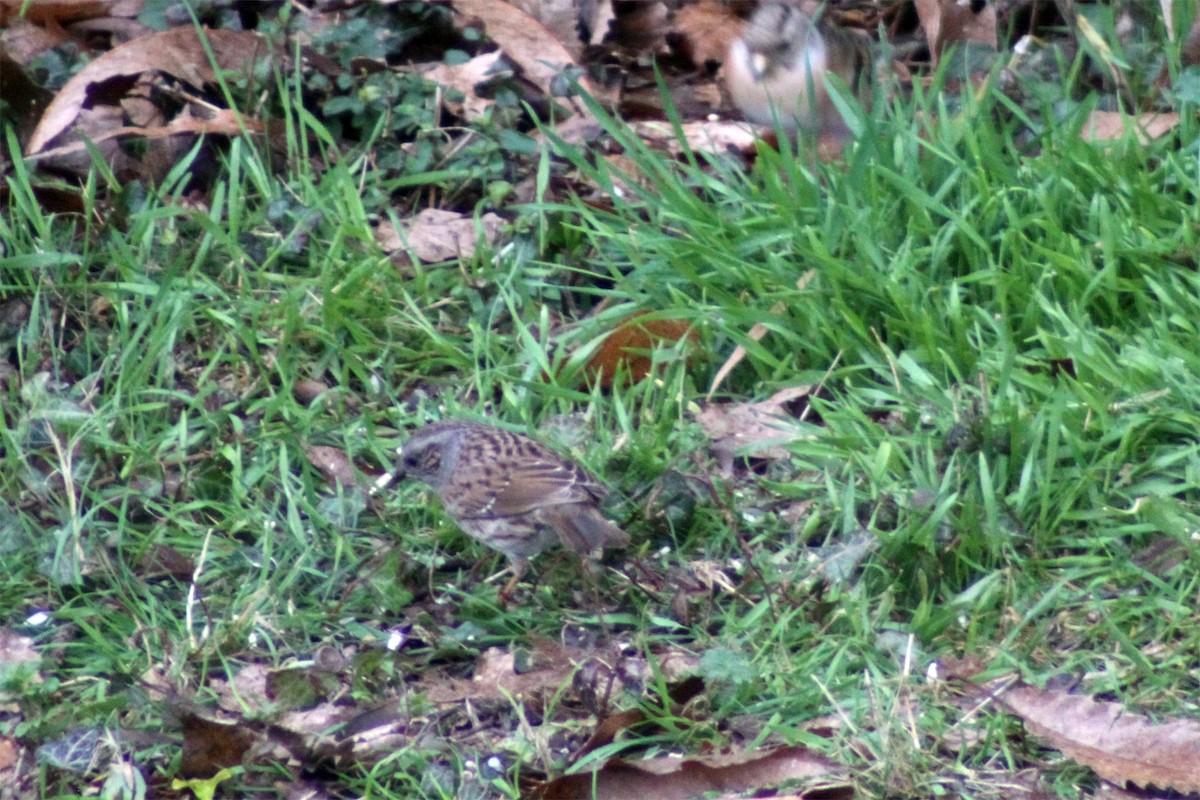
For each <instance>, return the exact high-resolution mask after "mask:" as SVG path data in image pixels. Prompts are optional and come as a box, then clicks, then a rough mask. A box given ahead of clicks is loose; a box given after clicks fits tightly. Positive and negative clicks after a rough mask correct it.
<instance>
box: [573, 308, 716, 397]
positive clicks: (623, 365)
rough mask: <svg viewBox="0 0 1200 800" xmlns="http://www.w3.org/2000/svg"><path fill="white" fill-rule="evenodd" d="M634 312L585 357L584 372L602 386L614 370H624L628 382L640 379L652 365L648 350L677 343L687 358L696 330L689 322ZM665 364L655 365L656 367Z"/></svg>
mask: <svg viewBox="0 0 1200 800" xmlns="http://www.w3.org/2000/svg"><path fill="white" fill-rule="evenodd" d="M644 316H645V314H635V315H634V316H632V317H630V318H629V319H627V320H625V321H624V322H622V323H621V324H620V325H618V326H617V328H616V329H615V330H614V331H613V332H612V333H610V334H609V335H608V336H607V337H606V338H605V339H604V342H603V343H602V344H601V345H600V347H599V348H597V350H596V352H595V353H593V354H592V357H591V358H590V359H588V363H587V367H586V369H587V371H588V372H589V373H590V374H591V375H593V376H594V377H595V378H596V379H597V380H599V381H600V385H601V386H604V387H605V388H608V387H611V386H612V384H613V380H614V379H615V378H616V376H617V373H618V372H621V371H622V370H623V371H624V374H625V376H626V377H627V378H628V380H629V381H630V382H632V383H638V382H639V381H642V380H644V379H645V378H646V377H648V376H649V375H650V373H651V370H652V369H653V368H654V363H653V359H652V358H651V351H652V350H654V349H656V348H660V349H661V348H665V347H670V346H671V345H676V344H679V343H681V342H683V343H684V345H685V352H684V354H683V358H684V360H685V361H687V360H689V358H688V357H689V355H690V351H691V350H692V349H693V346H694V345H695V343H696V332H695V331H694V330H692V326H691V323H690V322H687V321H686V320H681V319H642V317H644ZM662 366H665V365H664V364H661V363H660V364H659V367H660V368H661V367H662Z"/></svg>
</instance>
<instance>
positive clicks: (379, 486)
mask: <svg viewBox="0 0 1200 800" xmlns="http://www.w3.org/2000/svg"><path fill="white" fill-rule="evenodd" d="M403 451H404V448H402V447H398V448H396V461H395V462H394V463H393V465H392V471H391V472H385V473H383V474H382V475H380V476H379V477H378V478H376V479H375V481H374V482H373V483H372V484H371V489H370V490H369V491H368V494H369V495H370V496H372V497H374V496H375V495H377V494H379V493H380V492H382V491H383V490H384V489H386V488H387V487H388V486H391V485H392V484H393V483H396V482H397V481H402V480H404V461H403V460H401V458H400V456H401V455H402V454H403Z"/></svg>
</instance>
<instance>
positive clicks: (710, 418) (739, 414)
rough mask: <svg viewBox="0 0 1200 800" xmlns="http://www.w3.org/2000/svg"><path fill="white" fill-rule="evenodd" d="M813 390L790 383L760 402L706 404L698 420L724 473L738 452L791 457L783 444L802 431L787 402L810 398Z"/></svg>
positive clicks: (793, 438)
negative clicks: (794, 423) (795, 424)
mask: <svg viewBox="0 0 1200 800" xmlns="http://www.w3.org/2000/svg"><path fill="white" fill-rule="evenodd" d="M812 390H813V387H812V386H808V385H805V386H791V387H788V388H786V389H780V390H779V391H778V392H776V393H775V394H773V395H771V396H770V397H769V398H767V399H766V400H762V401H760V402H757V403H706V404H705V405H704V407H703V408H702V409H701V411H700V413H698V414H697V415H696V422H698V423H699V424H700V427H701V428H703V429H704V432H705V433H707V434H708V436H709V438H710V439H712V450H713V453H714V455H716V456H717V462H718V463H719V464H720V465H721V470H722V472H723V473H724V474H728V473H729V472H730V471H731V470H732V468H733V459H734V457H735V456H736V455H742V454H746V455H753V456H754V457H755V458H767V459H781V458H788V457H789V456H790V453H789V452H788V450H787V448H785V447H783V446H782V445H784V444H786V443H788V442H791V441H795V440H796V439H798V438H800V437H801V436H802V435H803V434H801V433H800V432H799V431H797V430H796V428H795V427H794V425H793V424H792V423H793V422H794V419H793V417H792V416H791V415H790V414H789V413H788V412H787V409H785V408H784V405H785V404H787V403H790V402H792V401H793V400H797V399H799V398H801V397H807V396H808V395H810V394H811V393H812Z"/></svg>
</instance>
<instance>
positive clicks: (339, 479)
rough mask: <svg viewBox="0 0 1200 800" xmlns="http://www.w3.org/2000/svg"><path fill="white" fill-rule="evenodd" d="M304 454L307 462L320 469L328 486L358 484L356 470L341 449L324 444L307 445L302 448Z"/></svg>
mask: <svg viewBox="0 0 1200 800" xmlns="http://www.w3.org/2000/svg"><path fill="white" fill-rule="evenodd" d="M304 455H305V456H307V457H308V463H310V464H312V465H313V466H314V467H316V468H317V469H319V470H320V471H321V474H322V475H324V476H325V481H326V483H328V484H329V485H330V486H337V485H339V484H340V485H342V486H356V485H357V484H358V470H356V469H355V468H354V465H353V464H351V463H350V458H349V456H347V455H346V454H345V453H344V452H343V451H342V450H339V449H338V448H336V447H327V446H325V445H309V446H307V447H305V448H304Z"/></svg>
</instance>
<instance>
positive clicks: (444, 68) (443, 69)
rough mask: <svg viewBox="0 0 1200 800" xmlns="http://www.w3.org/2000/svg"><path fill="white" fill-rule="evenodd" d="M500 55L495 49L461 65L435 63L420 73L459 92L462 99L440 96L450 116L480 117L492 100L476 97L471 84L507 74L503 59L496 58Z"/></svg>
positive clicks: (491, 104) (488, 107) (470, 119)
mask: <svg viewBox="0 0 1200 800" xmlns="http://www.w3.org/2000/svg"><path fill="white" fill-rule="evenodd" d="M501 57H502V53H501V52H500V51H499V50H496V51H493V52H491V53H484V54H483V55H481V56H475V58H472V59H471V60H470V61H467V62H466V63H464V64H455V65H453V66H451V65H449V64H439V65H437V66H436V67H433V68H432V69H430V70H428V71H426V72H424V73H422V76H423V77H424V78H425V79H426V80H430V81H433V82H434V83H436V84H439V85H441V86H445V87H448V88H450V89H454V90H455V91H457V92H461V93H462V95H463V98H462V100H458V99H451V98H448V97H443V98H442V104H443V105H444V106H445V107H446V108H447V109H448V110H449V111H450V113H451V114H453V115H454V116H456V117H461V118H462V119H465V120H468V121H474V120H477V119H480V118H481V117H483V115H484V114H486V113H487V112H488V109H490V108H491V107H492V106H493V105H494V104H495V102H496V101H495V100H492V99H490V98H486V97H480V96H479V94H478V93H476V91H475V87H477V86H479V85H480V84H482V83H486V82H487V81H490V80H493V79H494V78H497V77H499V76H500V75H502V74H509V73H510V70H509V69H508V68H507V66H506V65H505V64H504V62H503V61H501V60H500V59H501Z"/></svg>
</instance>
